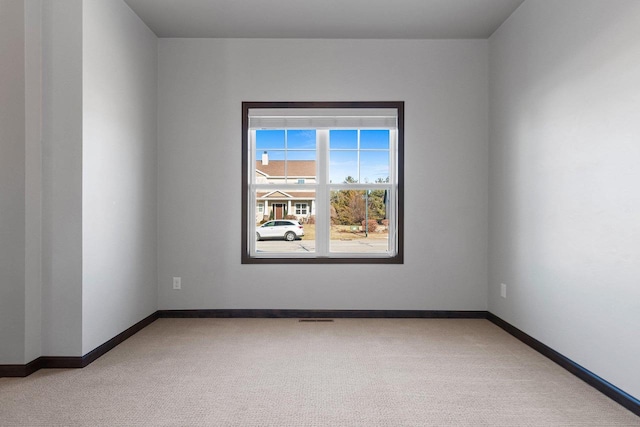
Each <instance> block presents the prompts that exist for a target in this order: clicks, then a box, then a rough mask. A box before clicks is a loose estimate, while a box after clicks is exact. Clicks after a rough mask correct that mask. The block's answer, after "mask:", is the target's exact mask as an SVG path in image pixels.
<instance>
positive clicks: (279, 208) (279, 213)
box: [273, 203, 284, 219]
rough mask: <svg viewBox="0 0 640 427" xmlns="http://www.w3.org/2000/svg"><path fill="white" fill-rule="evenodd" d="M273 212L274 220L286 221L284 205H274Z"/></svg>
mask: <svg viewBox="0 0 640 427" xmlns="http://www.w3.org/2000/svg"><path fill="white" fill-rule="evenodd" d="M273 212H274V215H275V218H274V219H284V204H282V203H274V204H273Z"/></svg>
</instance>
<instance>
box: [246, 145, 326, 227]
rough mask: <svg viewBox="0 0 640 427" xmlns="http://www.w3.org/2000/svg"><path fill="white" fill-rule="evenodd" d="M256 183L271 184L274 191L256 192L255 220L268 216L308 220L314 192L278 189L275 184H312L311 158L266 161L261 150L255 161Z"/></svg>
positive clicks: (312, 207)
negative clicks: (260, 156)
mask: <svg viewBox="0 0 640 427" xmlns="http://www.w3.org/2000/svg"><path fill="white" fill-rule="evenodd" d="M256 182H257V183H259V184H275V185H274V190H271V191H259V192H258V193H257V194H256V222H257V223H259V222H262V221H266V220H269V219H283V218H285V216H287V215H294V216H295V217H296V219H297V220H298V221H300V222H301V223H306V222H309V220H310V219H311V218H312V217H314V216H315V211H316V206H315V196H316V194H315V191H309V190H308V189H305V190H301V191H283V190H279V189H278V187H277V184H285V183H286V184H292V183H294V184H295V183H298V184H315V182H316V162H315V160H287V161H286V162H285V161H284V160H269V155H268V154H267V153H266V152H265V153H263V154H262V159H261V160H257V161H256Z"/></svg>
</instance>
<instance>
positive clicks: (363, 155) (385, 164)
mask: <svg viewBox="0 0 640 427" xmlns="http://www.w3.org/2000/svg"><path fill="white" fill-rule="evenodd" d="M388 180H389V151H361V152H360V182H363V183H379V182H388Z"/></svg>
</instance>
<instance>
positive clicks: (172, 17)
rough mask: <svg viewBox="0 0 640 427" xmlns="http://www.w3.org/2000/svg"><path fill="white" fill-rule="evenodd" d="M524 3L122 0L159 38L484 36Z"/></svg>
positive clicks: (503, 0) (495, 0) (489, 0)
mask: <svg viewBox="0 0 640 427" xmlns="http://www.w3.org/2000/svg"><path fill="white" fill-rule="evenodd" d="M523 1H524V0H125V2H126V3H127V4H128V5H129V6H130V7H131V9H133V11H134V12H135V13H137V14H138V16H140V18H141V19H142V20H143V21H144V22H145V23H146V24H147V25H148V26H149V28H151V30H153V32H154V33H155V34H156V35H157V36H158V37H196V38H198V37H203V38H321V39H342V38H347V39H469V38H482V39H484V38H488V37H489V36H490V35H491V34H492V33H493V32H494V31H495V30H496V29H497V28H498V27H499V26H500V25H501V24H502V23H503V22H504V21H505V20H506V19H507V18H508V17H509V16H510V15H511V14H512V13H513V11H514V10H516V8H517V7H518V6H520V4H521V3H522V2H523Z"/></svg>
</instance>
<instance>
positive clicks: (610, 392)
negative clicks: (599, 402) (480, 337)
mask: <svg viewBox="0 0 640 427" xmlns="http://www.w3.org/2000/svg"><path fill="white" fill-rule="evenodd" d="M487 320H489V321H491V322H493V323H494V324H496V325H497V326H499V327H500V328H502V329H504V330H505V331H507V332H508V333H509V334H511V335H513V336H514V337H516V338H518V339H519V340H520V341H522V342H523V343H525V344H526V345H528V346H529V347H531V348H532V349H534V350H536V351H537V352H539V353H540V354H542V355H543V356H546V357H547V358H549V359H551V360H552V361H554V362H555V363H557V364H558V365H560V366H562V367H563V368H564V369H566V370H567V371H569V372H571V373H572V374H573V375H575V376H576V377H578V378H580V379H581V380H583V381H584V382H586V383H587V384H589V385H590V386H592V387H593V388H595V389H596V390H598V391H599V392H601V393H602V394H604V395H606V396H608V397H609V398H611V399H612V400H614V401H616V402H618V403H619V404H620V405H622V406H624V407H625V408H627V409H628V410H630V411H631V412H633V413H634V414H636V415H638V416H640V400H638V399H636V398H634V397H633V396H631V395H630V394H628V393H625V392H624V391H623V390H620V389H619V388H618V387H616V386H614V385H613V384H611V383H609V382H607V381H606V380H604V379H602V378H600V377H599V376H597V375H596V374H594V373H593V372H591V371H589V370H588V369H586V368H584V367H582V366H580V365H578V364H577V363H575V362H574V361H573V360H571V359H569V358H567V357H566V356H563V355H562V354H560V353H558V352H557V351H555V350H554V349H552V348H551V347H549V346H547V345H546V344H543V343H541V342H540V341H538V340H537V339H535V338H533V337H532V336H530V335H528V334H526V333H525V332H522V331H521V330H520V329H518V328H516V327H515V326H513V325H511V324H510V323H508V322H506V321H504V320H502V319H501V318H499V317H498V316H496V315H495V314H493V313H490V312H489V313H487Z"/></svg>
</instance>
